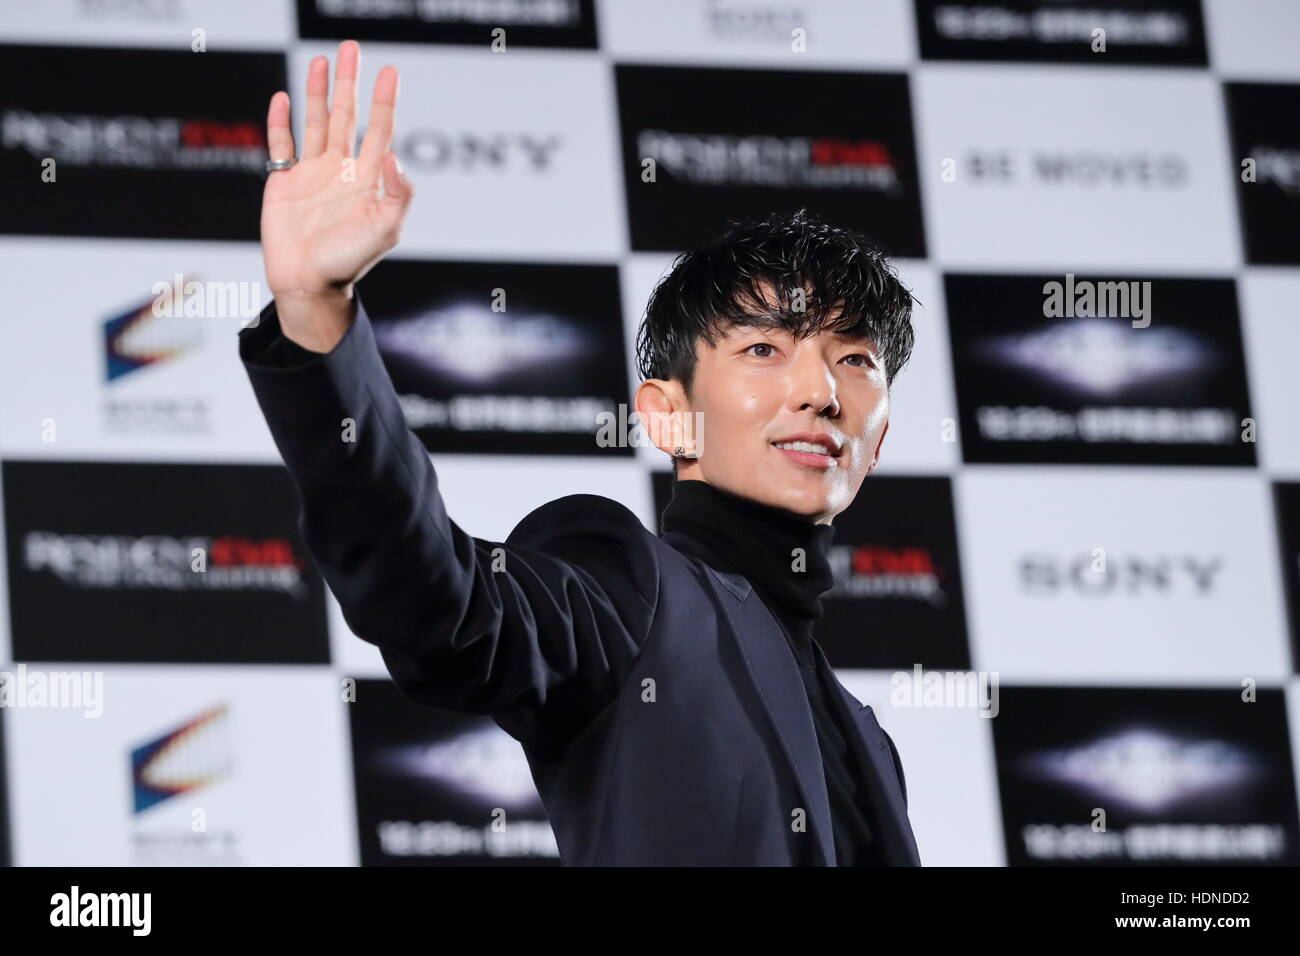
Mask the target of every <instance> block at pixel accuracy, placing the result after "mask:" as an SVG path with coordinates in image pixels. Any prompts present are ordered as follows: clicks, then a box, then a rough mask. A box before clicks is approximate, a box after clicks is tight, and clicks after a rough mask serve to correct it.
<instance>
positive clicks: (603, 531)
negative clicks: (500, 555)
mask: <svg viewBox="0 0 1300 956" xmlns="http://www.w3.org/2000/svg"><path fill="white" fill-rule="evenodd" d="M575 536H576V537H585V536H594V537H603V538H619V539H622V540H625V541H627V542H628V543H629V544H637V543H643V544H644V545H645V546H646V547H649V545H650V542H649V540H648V539H649V538H652V537H654V535H652V534H651V533H650V531H649V529H647V528H646V526H645V525H643V524H642V523H641V519H640V518H638V517H637V516H636V515H635V514H633V513H632V510H631V509H630V508H628V507H627V505H625V504H623V503H622V502H619V501H615V500H614V499H613V498H606V497H604V496H603V495H588V494H575V495H564V496H563V497H561V498H556V499H554V500H553V501H548V502H546V504H544V505H539V506H538V507H536V508H534V509H533V510H532V511H530V512H529V513H528V514H526V515H524V517H523V518H521V519H520V521H519V523H518V524H516V525H515V527H514V530H513V531H511V532H510V536H509V537H508V538H507V539H506V540H507V541H508V542H510V543H512V544H522V545H524V546H525V547H527V546H530V545H541V544H543V543H545V542H549V541H554V540H556V539H558V538H565V537H575Z"/></svg>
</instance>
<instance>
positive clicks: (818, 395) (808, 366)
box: [791, 343, 840, 417]
mask: <svg viewBox="0 0 1300 956" xmlns="http://www.w3.org/2000/svg"><path fill="white" fill-rule="evenodd" d="M791 392H792V396H791V397H792V398H793V405H794V407H795V409H796V411H802V410H803V409H804V408H811V409H812V410H813V411H815V412H816V413H817V414H818V415H829V416H832V417H833V416H835V415H838V414H839V413H840V402H839V397H838V395H837V390H836V382H835V373H834V371H832V369H831V368H830V366H829V365H827V364H826V358H825V357H824V356H823V355H822V354H821V351H820V350H819V349H815V348H813V347H812V344H811V343H809V344H808V347H807V348H805V349H801V350H799V354H797V355H796V356H795V361H794V380H793V386H792V390H791Z"/></svg>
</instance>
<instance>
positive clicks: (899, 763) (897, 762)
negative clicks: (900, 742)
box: [880, 727, 907, 807]
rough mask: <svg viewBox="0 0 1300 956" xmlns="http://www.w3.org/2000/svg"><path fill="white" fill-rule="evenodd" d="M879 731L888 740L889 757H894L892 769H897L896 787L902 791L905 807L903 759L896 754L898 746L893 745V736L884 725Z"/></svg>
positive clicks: (905, 780)
mask: <svg viewBox="0 0 1300 956" xmlns="http://www.w3.org/2000/svg"><path fill="white" fill-rule="evenodd" d="M880 732H881V733H882V734H884V735H885V739H886V740H887V741H889V754H890V756H891V757H893V758H894V769H895V770H896V771H898V787H899V789H900V790H902V791H903V806H904V807H906V806H907V777H905V776H904V775H903V759H902V758H901V757H900V756H899V755H898V747H896V746H895V745H894V738H893V737H891V736H889V733H888V731H886V730H885V728H884V727H881V728H880Z"/></svg>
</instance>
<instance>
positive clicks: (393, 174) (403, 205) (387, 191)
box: [380, 149, 415, 213]
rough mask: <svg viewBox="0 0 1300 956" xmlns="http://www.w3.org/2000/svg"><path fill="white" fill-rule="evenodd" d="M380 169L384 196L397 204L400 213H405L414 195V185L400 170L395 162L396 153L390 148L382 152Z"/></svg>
mask: <svg viewBox="0 0 1300 956" xmlns="http://www.w3.org/2000/svg"><path fill="white" fill-rule="evenodd" d="M380 170H381V175H382V176H383V179H384V198H385V199H386V200H388V201H390V202H391V203H393V204H394V205H396V206H399V207H400V209H401V211H402V213H405V212H406V209H407V207H409V206H410V205H411V199H412V197H413V196H414V195H415V187H414V186H413V185H411V181H410V180H409V179H407V178H406V174H405V173H403V172H402V167H401V166H400V165H399V164H398V162H397V154H396V153H394V152H393V151H392V150H391V149H390V150H389V151H388V152H387V153H385V154H384V161H383V163H382V164H381V166H380Z"/></svg>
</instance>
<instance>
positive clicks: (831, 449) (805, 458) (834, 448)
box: [772, 435, 841, 468]
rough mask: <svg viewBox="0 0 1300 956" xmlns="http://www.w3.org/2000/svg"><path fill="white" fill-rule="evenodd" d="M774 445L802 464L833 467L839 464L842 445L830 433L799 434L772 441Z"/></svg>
mask: <svg viewBox="0 0 1300 956" xmlns="http://www.w3.org/2000/svg"><path fill="white" fill-rule="evenodd" d="M772 447H774V448H776V449H777V450H778V451H781V452H782V453H784V454H785V455H786V456H787V457H789V458H790V459H791V460H792V461H795V462H797V463H798V464H801V465H812V466H813V467H816V468H831V467H833V466H835V465H838V464H839V462H838V461H837V459H838V458H839V454H840V448H841V446H839V445H837V444H836V442H835V440H834V439H833V438H831V437H830V436H829V435H825V436H823V435H798V436H795V437H792V438H789V439H787V440H785V441H775V442H772Z"/></svg>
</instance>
